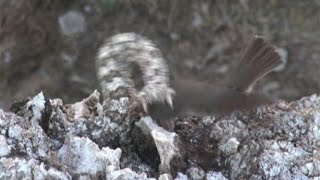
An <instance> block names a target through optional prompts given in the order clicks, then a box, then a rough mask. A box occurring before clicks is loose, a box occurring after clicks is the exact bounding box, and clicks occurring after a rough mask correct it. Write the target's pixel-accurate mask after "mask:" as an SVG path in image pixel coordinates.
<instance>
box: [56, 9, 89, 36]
mask: <svg viewBox="0 0 320 180" xmlns="http://www.w3.org/2000/svg"><path fill="white" fill-rule="evenodd" d="M59 26H60V30H61V33H62V34H64V35H66V36H71V37H72V36H74V35H76V34H79V33H82V32H84V31H85V30H86V22H85V18H84V17H83V15H82V14H81V13H79V12H76V11H69V12H67V13H65V14H63V15H62V16H60V17H59Z"/></svg>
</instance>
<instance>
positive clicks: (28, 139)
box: [0, 92, 320, 180]
mask: <svg viewBox="0 0 320 180" xmlns="http://www.w3.org/2000/svg"><path fill="white" fill-rule="evenodd" d="M127 99H128V98H127V97H120V98H119V99H109V100H106V102H105V107H104V109H102V110H101V111H100V113H98V112H99V111H97V109H98V108H97V107H98V106H97V105H98V104H99V94H98V92H94V93H93V94H92V95H90V96H89V97H88V98H86V99H84V100H83V101H81V102H78V103H76V104H78V105H75V104H73V105H63V102H62V101H61V100H59V99H53V100H46V98H45V96H43V94H41V93H40V94H38V95H37V96H35V97H34V98H32V99H31V100H24V101H21V102H20V103H17V104H16V105H15V106H14V108H13V109H14V110H15V112H16V113H17V114H19V115H17V114H15V113H12V112H4V111H3V110H1V109H0V179H8V178H11V177H14V178H15V179H19V178H20V179H21V178H22V177H23V178H25V179H32V178H34V179H96V178H102V179H129V180H130V179H135V178H136V179H154V178H159V179H167V180H169V179H173V178H172V177H175V179H204V178H206V179H212V180H215V179H264V178H266V179H308V178H319V177H320V158H319V157H320V152H319V148H318V147H319V146H320V130H319V127H320V111H319V109H320V97H319V96H317V95H312V96H309V97H305V98H302V99H300V100H298V101H295V102H291V103H288V102H285V101H279V102H277V103H275V104H273V105H270V106H267V107H260V108H257V109H256V110H251V111H247V112H240V111H238V112H233V113H232V114H230V115H226V116H220V117H218V116H217V117H208V116H207V117H184V118H180V119H178V121H177V122H176V124H175V132H168V131H167V130H165V129H163V128H162V127H159V126H158V125H157V124H156V123H155V122H154V121H153V120H152V119H151V118H150V117H148V116H147V117H141V118H140V120H139V121H137V119H138V118H137V117H136V116H137V115H133V114H130V113H128V106H130V103H131V102H130V101H127ZM48 102H49V104H50V107H51V108H52V109H51V110H52V113H51V115H50V117H48V121H46V122H47V124H48V127H47V128H48V129H47V131H44V126H42V125H41V124H40V123H39V122H40V120H43V117H44V116H43V115H44V113H45V112H46V107H49V105H48ZM111 102H112V103H111ZM46 104H47V105H46ZM79 104H80V105H81V107H82V108H81V109H82V110H81V109H77V108H75V107H78V106H79ZM110 105H112V106H113V107H110ZM71 107H73V109H72V108H71ZM72 112H76V113H72ZM75 114H77V116H75ZM135 129H139V130H140V129H141V130H140V132H139V131H136V130H135ZM134 131H135V133H134ZM139 133H140V134H139ZM137 134H139V136H137ZM137 138H138V140H137ZM149 138H150V141H149V140H148V141H143V139H149ZM141 142H143V143H149V144H140V143H141ZM142 147H143V148H146V149H144V150H142V151H141V149H140V150H139V148H142ZM148 148H149V149H148ZM152 148H154V149H156V151H155V153H150V154H148V158H149V159H144V158H143V157H144V156H145V155H144V154H143V153H144V152H148V151H149V152H153V151H151V150H152ZM120 156H122V157H120ZM159 157H160V158H159ZM152 158H153V159H152ZM157 158H159V159H160V160H159V161H156V159H157ZM152 161H153V162H152ZM155 162H156V163H155ZM152 163H155V164H152ZM154 165H156V166H154ZM218 169H219V171H217V170H218ZM163 173H165V174H163Z"/></svg>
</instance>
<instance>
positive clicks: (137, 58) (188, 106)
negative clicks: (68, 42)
mask: <svg viewBox="0 0 320 180" xmlns="http://www.w3.org/2000/svg"><path fill="white" fill-rule="evenodd" d="M282 63H283V61H282V59H281V56H280V55H279V53H278V52H277V51H276V49H275V48H274V47H273V46H271V45H270V44H269V43H268V42H267V41H265V40H264V39H263V38H262V37H260V36H254V38H253V39H252V40H251V41H250V43H249V45H248V46H247V48H246V50H245V51H244V53H243V56H242V58H240V61H239V63H238V65H237V66H236V68H235V69H234V70H233V71H231V72H230V73H229V80H228V81H227V82H226V84H223V85H220V86H219V85H218V84H214V85H213V84H208V83H206V82H199V81H196V80H192V79H186V78H184V77H180V76H178V75H177V74H175V76H174V77H172V79H170V78H169V67H168V65H167V62H166V61H165V59H164V58H163V57H162V55H161V52H160V50H159V49H158V48H157V47H156V46H155V45H154V44H153V43H152V42H151V41H150V40H147V39H146V38H144V37H142V36H140V35H136V34H134V33H123V34H118V35H115V36H112V37H111V38H109V39H107V41H106V42H105V44H104V45H103V46H102V47H101V49H100V50H99V53H98V57H97V60H96V65H97V76H98V80H99V82H100V84H101V88H102V94H103V95H104V98H108V95H109V94H110V93H112V92H113V91H116V90H117V89H119V88H124V89H128V90H129V93H130V94H131V95H132V96H133V97H136V99H135V100H138V102H140V103H141V105H142V106H143V109H144V111H145V112H147V113H148V114H150V115H151V116H152V117H153V118H155V119H156V120H158V122H161V123H162V124H163V125H165V126H168V128H170V129H172V119H173V118H174V117H176V116H185V115H190V112H192V113H195V114H197V115H212V114H225V113H230V112H232V111H234V110H244V109H251V108H254V107H257V106H260V105H266V104H270V103H272V102H273V101H272V100H271V99H270V98H268V97H266V96H264V95H260V94H255V93H251V92H250V91H251V89H252V87H253V85H254V84H255V82H256V81H258V80H259V79H261V78H262V77H264V76H265V75H266V74H268V73H269V72H270V71H272V70H273V69H274V68H276V67H278V66H279V65H281V64H282ZM133 64H136V65H137V66H138V68H139V69H140V71H141V77H140V78H142V82H143V85H141V90H139V88H138V87H137V83H136V82H135V81H136V80H135V79H134V78H133V76H134V75H136V76H137V74H138V71H137V70H136V69H134V66H133ZM170 83H171V85H170ZM148 109H149V112H148Z"/></svg>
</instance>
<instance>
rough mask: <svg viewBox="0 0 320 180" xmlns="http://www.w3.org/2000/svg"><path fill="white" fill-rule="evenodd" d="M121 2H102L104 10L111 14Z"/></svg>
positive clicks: (114, 0)
mask: <svg viewBox="0 0 320 180" xmlns="http://www.w3.org/2000/svg"><path fill="white" fill-rule="evenodd" d="M120 1H121V0H101V3H102V6H103V10H104V11H105V12H109V11H111V10H113V9H114V8H116V7H117V6H118V5H119V4H120Z"/></svg>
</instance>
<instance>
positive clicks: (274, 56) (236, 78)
mask: <svg viewBox="0 0 320 180" xmlns="http://www.w3.org/2000/svg"><path fill="white" fill-rule="evenodd" d="M283 63H284V60H282V56H281V55H280V54H279V53H278V52H277V50H276V49H275V47H273V46H271V45H270V44H269V43H268V42H267V41H266V40H265V39H264V38H262V37H261V36H257V35H256V36H254V37H253V39H252V40H251V41H250V43H249V45H248V46H247V48H246V49H245V51H244V53H243V55H242V57H241V59H240V62H239V64H238V66H237V67H236V68H235V69H234V71H233V72H232V73H231V76H230V79H229V82H228V86H229V87H231V88H233V89H236V90H239V91H242V92H250V91H251V89H252V87H253V85H254V84H255V83H256V82H257V81H258V80H259V79H261V78H263V77H264V76H265V75H267V74H268V73H269V72H271V71H272V70H273V69H275V68H276V67H278V66H280V65H282V64H283Z"/></svg>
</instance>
